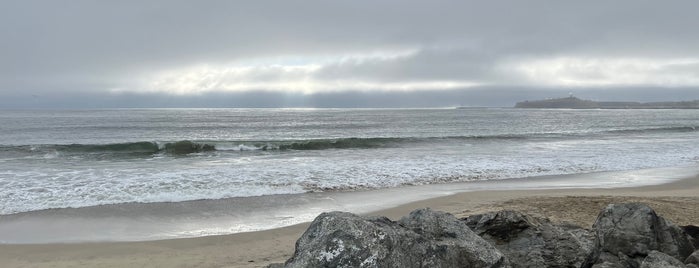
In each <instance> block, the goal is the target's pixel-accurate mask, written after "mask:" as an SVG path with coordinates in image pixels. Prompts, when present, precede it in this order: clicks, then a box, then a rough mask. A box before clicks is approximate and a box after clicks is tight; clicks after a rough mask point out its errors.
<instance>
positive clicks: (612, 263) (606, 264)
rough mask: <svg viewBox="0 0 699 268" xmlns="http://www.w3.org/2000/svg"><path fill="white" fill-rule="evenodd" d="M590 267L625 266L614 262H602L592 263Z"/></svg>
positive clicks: (610, 267)
mask: <svg viewBox="0 0 699 268" xmlns="http://www.w3.org/2000/svg"><path fill="white" fill-rule="evenodd" d="M592 268H626V266H623V265H621V264H619V263H616V262H603V263H598V264H595V265H592Z"/></svg>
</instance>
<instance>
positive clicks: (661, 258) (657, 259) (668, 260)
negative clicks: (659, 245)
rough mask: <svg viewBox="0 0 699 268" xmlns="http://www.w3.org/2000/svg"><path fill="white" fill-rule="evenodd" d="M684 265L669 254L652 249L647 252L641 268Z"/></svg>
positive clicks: (676, 267)
mask: <svg viewBox="0 0 699 268" xmlns="http://www.w3.org/2000/svg"><path fill="white" fill-rule="evenodd" d="M685 267H686V266H685V265H684V264H683V263H682V262H681V261H679V260H678V259H675V258H673V257H670V256H669V255H667V254H665V253H662V252H659V251H656V250H653V251H651V252H650V253H648V256H646V258H645V259H643V262H642V263H641V268H685Z"/></svg>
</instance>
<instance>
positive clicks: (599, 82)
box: [506, 57, 699, 87]
mask: <svg viewBox="0 0 699 268" xmlns="http://www.w3.org/2000/svg"><path fill="white" fill-rule="evenodd" d="M506 66H507V67H506V69H508V70H510V71H513V72H514V73H516V74H519V75H521V76H522V77H524V79H525V80H526V81H527V82H528V83H531V84H535V85H543V86H572V87H578V86H584V87H599V86H661V87H683V86H699V58H676V59H653V58H587V57H557V58H548V59H533V60H527V61H522V62H517V63H509V64H506Z"/></svg>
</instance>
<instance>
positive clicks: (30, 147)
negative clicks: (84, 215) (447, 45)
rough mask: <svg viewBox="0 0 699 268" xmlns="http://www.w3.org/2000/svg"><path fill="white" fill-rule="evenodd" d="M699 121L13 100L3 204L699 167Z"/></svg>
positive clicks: (0, 163)
mask: <svg viewBox="0 0 699 268" xmlns="http://www.w3.org/2000/svg"><path fill="white" fill-rule="evenodd" d="M697 127H699V110H536V109H489V108H474V109H112V110H106V109H97V110H3V111H1V112H0V133H1V134H2V135H0V215H11V214H17V213H26V212H31V211H41V210H46V209H56V208H79V207H90V206H96V205H114V204H149V203H162V202H188V201H192V200H220V199H226V198H249V199H250V200H257V199H255V198H259V197H269V198H268V199H267V200H276V199H275V196H276V197H280V196H287V195H290V194H309V195H312V194H315V193H346V192H361V191H366V190H373V189H392V188H396V187H405V186H411V185H448V183H455V182H474V181H491V180H507V179H515V178H526V177H533V176H546V175H565V174H585V173H592V172H616V171H630V170H642V169H653V168H667V167H681V166H692V167H695V166H696V165H697V163H698V162H699V142H697V141H698V140H699V131H697ZM513 182H515V181H513ZM594 183H603V182H594ZM590 186H594V185H590ZM279 202H280V203H279V205H278V206H282V205H283V201H279ZM243 203H244V202H243ZM270 206H274V204H272V205H270Z"/></svg>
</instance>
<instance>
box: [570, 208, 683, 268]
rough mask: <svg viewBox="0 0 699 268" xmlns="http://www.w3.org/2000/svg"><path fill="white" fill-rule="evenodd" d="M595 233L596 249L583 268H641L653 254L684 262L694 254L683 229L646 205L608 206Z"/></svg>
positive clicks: (599, 217)
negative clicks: (664, 255)
mask: <svg viewBox="0 0 699 268" xmlns="http://www.w3.org/2000/svg"><path fill="white" fill-rule="evenodd" d="M592 229H593V232H594V235H595V248H594V250H593V252H592V253H591V254H590V255H589V256H588V258H587V259H586V261H585V263H584V264H583V266H582V267H603V266H601V265H618V267H640V266H641V263H642V262H643V261H644V259H645V258H646V257H647V256H648V255H649V254H650V253H651V251H658V252H662V253H664V254H667V255H669V256H671V257H672V258H674V259H678V260H684V259H685V258H687V256H689V255H690V254H691V253H692V252H693V251H694V246H693V245H692V243H691V242H690V239H689V237H688V236H687V234H686V233H685V232H684V231H683V230H682V229H681V228H679V227H677V226H676V225H674V224H672V223H670V222H668V221H666V220H665V219H663V218H662V217H659V216H658V215H657V214H656V213H655V211H653V209H651V208H650V207H648V206H646V205H643V204H638V203H629V204H612V205H608V206H607V207H606V208H604V209H603V210H602V212H600V214H599V216H598V217H597V221H596V222H595V224H594V225H593V226H592ZM655 255H657V254H655ZM656 257H657V256H656ZM605 263H607V264H605ZM608 267H617V266H608Z"/></svg>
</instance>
